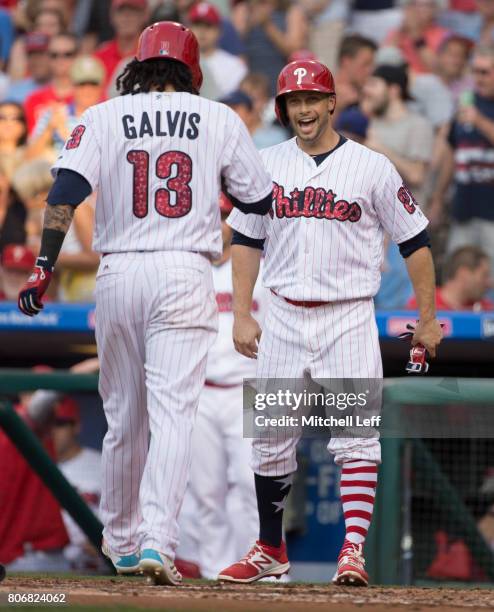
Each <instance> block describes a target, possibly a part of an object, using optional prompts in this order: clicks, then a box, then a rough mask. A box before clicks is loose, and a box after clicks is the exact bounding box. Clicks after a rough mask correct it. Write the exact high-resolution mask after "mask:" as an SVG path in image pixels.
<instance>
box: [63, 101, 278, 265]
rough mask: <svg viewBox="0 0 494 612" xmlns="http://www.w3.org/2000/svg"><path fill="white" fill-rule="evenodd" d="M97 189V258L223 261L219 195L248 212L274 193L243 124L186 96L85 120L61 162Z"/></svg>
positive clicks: (105, 107)
mask: <svg viewBox="0 0 494 612" xmlns="http://www.w3.org/2000/svg"><path fill="white" fill-rule="evenodd" d="M60 168H67V169H70V170H74V171H76V172H78V173H79V174H81V175H83V176H84V177H85V178H86V179H87V181H88V182H89V183H90V185H91V187H92V188H93V190H94V189H97V202H96V211H95V233H94V241H93V248H94V250H95V251H98V252H128V251H167V250H176V251H177V250H178V251H198V252H202V253H206V254H209V255H211V256H212V257H214V258H218V257H220V255H221V251H222V242H221V229H220V213H219V206H218V201H219V192H220V187H221V180H222V177H223V179H224V181H225V184H226V189H227V190H228V191H229V192H230V193H231V194H232V195H233V196H235V197H236V198H237V199H238V200H240V201H242V202H244V203H246V204H249V203H253V202H256V201H259V200H261V199H262V198H264V197H265V196H266V195H268V194H269V192H270V191H271V189H272V183H271V179H270V177H269V176H268V174H267V172H266V170H265V169H264V167H263V164H262V162H261V159H260V156H259V153H258V152H257V151H256V149H255V147H254V144H253V142H252V140H251V138H250V136H249V134H248V132H247V130H246V128H245V126H244V124H243V123H242V121H241V120H240V119H239V118H238V116H237V115H236V113H234V112H233V111H232V110H231V109H230V108H228V107H227V106H225V105H223V104H219V103H218V102H213V101H211V100H207V99H205V98H201V97H199V96H194V95H192V94H189V93H183V92H180V93H162V92H153V93H147V94H145V93H141V94H136V95H125V96H120V97H118V98H113V99H112V100H109V101H107V102H103V103H102V104H97V105H96V106H93V107H91V108H90V109H89V110H87V111H86V112H85V113H84V115H83V116H82V118H81V121H80V125H79V126H77V127H76V128H75V129H74V131H73V132H72V134H71V136H70V138H69V139H68V140H67V142H66V143H65V146H64V149H63V150H62V152H61V156H60V157H59V158H58V160H57V161H56V162H55V165H54V172H55V173H56V171H57V170H58V169H60Z"/></svg>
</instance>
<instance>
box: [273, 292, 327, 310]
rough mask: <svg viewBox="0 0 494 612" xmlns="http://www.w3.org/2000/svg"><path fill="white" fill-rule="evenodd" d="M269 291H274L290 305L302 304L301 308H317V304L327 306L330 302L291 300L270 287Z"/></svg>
mask: <svg viewBox="0 0 494 612" xmlns="http://www.w3.org/2000/svg"><path fill="white" fill-rule="evenodd" d="M271 293H274V295H276V296H278V297H280V298H281V299H282V300H285V302H288V304H291V305H292V306H302V307H303V308H317V307H318V306H327V305H328V304H331V302H323V301H321V300H317V301H312V300H291V299H290V298H286V297H283V296H282V295H279V294H278V293H276V291H273V289H271Z"/></svg>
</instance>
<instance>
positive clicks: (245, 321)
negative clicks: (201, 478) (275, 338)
mask: <svg viewBox="0 0 494 612" xmlns="http://www.w3.org/2000/svg"><path fill="white" fill-rule="evenodd" d="M261 333H262V332H261V328H260V327H259V323H258V322H257V321H256V320H255V319H254V317H253V316H252V315H250V314H245V315H238V314H237V315H235V320H234V322H233V344H234V345H235V349H236V350H237V351H238V352H239V353H240V354H241V355H245V356H246V357H249V358H250V359H257V345H258V343H259V340H260V339H261Z"/></svg>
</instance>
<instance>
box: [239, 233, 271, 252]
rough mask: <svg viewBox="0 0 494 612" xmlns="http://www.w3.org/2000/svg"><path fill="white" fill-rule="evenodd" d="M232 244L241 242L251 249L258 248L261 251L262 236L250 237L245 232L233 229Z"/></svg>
mask: <svg viewBox="0 0 494 612" xmlns="http://www.w3.org/2000/svg"><path fill="white" fill-rule="evenodd" d="M234 244H241V245H242V246H248V247H251V248H252V249H259V250H260V251H262V250H263V249H264V238H259V239H257V238H250V237H249V236H246V235H245V234H241V233H240V232H237V231H236V230H233V237H232V245H234Z"/></svg>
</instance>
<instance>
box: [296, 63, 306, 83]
mask: <svg viewBox="0 0 494 612" xmlns="http://www.w3.org/2000/svg"><path fill="white" fill-rule="evenodd" d="M293 74H295V75H296V76H297V85H301V84H302V79H303V78H304V76H307V70H306V69H305V68H302V67H299V68H295V70H294V71H293Z"/></svg>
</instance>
